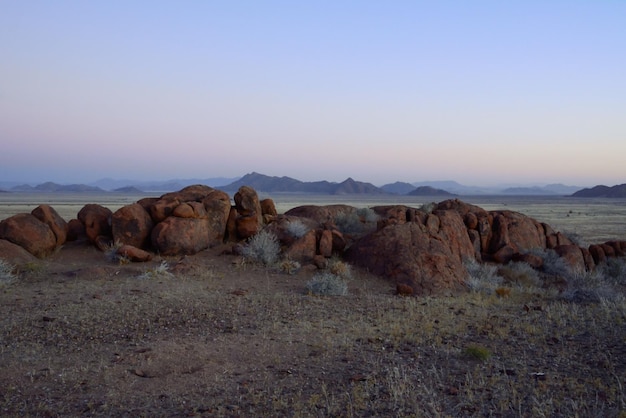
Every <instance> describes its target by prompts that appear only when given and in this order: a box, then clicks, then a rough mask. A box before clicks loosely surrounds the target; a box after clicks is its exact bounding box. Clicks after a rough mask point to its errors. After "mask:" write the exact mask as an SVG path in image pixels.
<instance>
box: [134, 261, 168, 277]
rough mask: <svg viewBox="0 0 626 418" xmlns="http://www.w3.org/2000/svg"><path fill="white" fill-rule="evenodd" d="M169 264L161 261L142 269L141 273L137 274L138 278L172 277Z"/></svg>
mask: <svg viewBox="0 0 626 418" xmlns="http://www.w3.org/2000/svg"><path fill="white" fill-rule="evenodd" d="M169 268H170V266H169V264H167V262H166V261H161V264H159V265H158V266H157V267H155V268H152V269H149V270H146V271H144V272H143V273H142V274H141V275H139V277H138V278H139V279H142V280H146V279H160V278H161V279H164V278H170V277H174V275H173V274H172V273H170V271H169Z"/></svg>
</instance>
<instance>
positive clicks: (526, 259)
mask: <svg viewBox="0 0 626 418" xmlns="http://www.w3.org/2000/svg"><path fill="white" fill-rule="evenodd" d="M513 261H517V262H521V263H526V264H528V265H530V266H531V267H532V268H534V269H540V268H542V267H543V258H541V257H540V256H538V255H535V254H530V253H524V254H519V253H518V254H514V256H513Z"/></svg>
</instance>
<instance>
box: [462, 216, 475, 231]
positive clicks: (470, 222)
mask: <svg viewBox="0 0 626 418" xmlns="http://www.w3.org/2000/svg"><path fill="white" fill-rule="evenodd" d="M463 221H464V222H465V226H466V227H467V229H477V228H478V216H476V214H475V213H472V212H469V213H467V214H465V217H464V219H463Z"/></svg>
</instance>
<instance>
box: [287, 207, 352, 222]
mask: <svg viewBox="0 0 626 418" xmlns="http://www.w3.org/2000/svg"><path fill="white" fill-rule="evenodd" d="M356 211H357V210H356V208H355V207H353V206H349V205H326V206H315V205H304V206H297V207H295V208H292V209H289V210H288V211H287V212H285V215H288V216H295V217H299V218H308V219H313V220H314V221H316V222H317V223H318V224H326V223H334V222H335V218H336V217H337V215H338V214H339V213H346V214H351V213H356Z"/></svg>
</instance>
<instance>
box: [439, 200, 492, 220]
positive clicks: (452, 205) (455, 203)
mask: <svg viewBox="0 0 626 418" xmlns="http://www.w3.org/2000/svg"><path fill="white" fill-rule="evenodd" d="M435 209H436V210H454V211H456V212H457V213H458V214H459V215H461V218H465V215H467V214H468V213H473V214H475V215H476V217H485V216H487V211H486V210H485V209H483V208H481V207H480V206H476V205H472V204H469V203H465V202H463V201H461V200H459V199H448V200H444V201H443V202H440V203H439V204H437V206H436V207H435Z"/></svg>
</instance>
